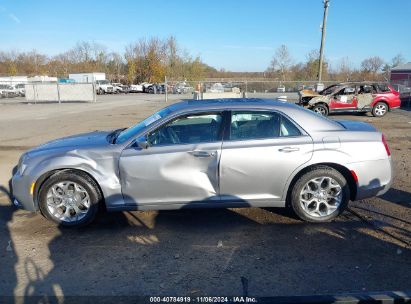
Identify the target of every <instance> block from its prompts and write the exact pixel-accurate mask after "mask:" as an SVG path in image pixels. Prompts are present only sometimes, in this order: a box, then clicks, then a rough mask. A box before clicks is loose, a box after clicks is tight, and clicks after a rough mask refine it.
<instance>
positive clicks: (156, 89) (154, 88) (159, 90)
mask: <svg viewBox="0 0 411 304" xmlns="http://www.w3.org/2000/svg"><path fill="white" fill-rule="evenodd" d="M146 92H147V93H150V94H164V93H165V92H166V84H165V83H154V84H151V85H150V86H148V87H147V88H146Z"/></svg>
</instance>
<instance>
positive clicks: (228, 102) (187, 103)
mask: <svg viewBox="0 0 411 304" xmlns="http://www.w3.org/2000/svg"><path fill="white" fill-rule="evenodd" d="M294 106H295V105H294V104H292V103H289V102H286V101H278V100H272V99H262V98H224V99H204V100H195V99H190V100H183V101H180V102H177V103H175V104H173V105H172V106H170V108H171V109H172V110H175V111H177V110H184V109H186V108H190V109H192V108H233V107H236V108H255V107H267V108H274V107H294Z"/></svg>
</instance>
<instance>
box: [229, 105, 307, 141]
mask: <svg viewBox="0 0 411 304" xmlns="http://www.w3.org/2000/svg"><path fill="white" fill-rule="evenodd" d="M299 135H301V132H300V131H299V129H298V128H297V127H296V126H295V125H294V124H293V123H292V122H291V121H289V120H288V119H287V118H285V117H283V116H282V115H280V114H278V113H275V112H257V111H254V112H251V111H250V112H232V114H231V127H230V140H246V139H263V138H276V137H282V136H299Z"/></svg>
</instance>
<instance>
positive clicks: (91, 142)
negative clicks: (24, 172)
mask: <svg viewBox="0 0 411 304" xmlns="http://www.w3.org/2000/svg"><path fill="white" fill-rule="evenodd" d="M109 133H110V131H94V132H90V133H83V134H79V135H73V136H69V137H64V138H60V139H56V140H53V141H49V142H47V143H45V144H43V145H40V146H38V147H35V148H33V149H31V150H29V151H28V153H29V154H30V153H35V152H42V151H46V150H52V149H64V150H74V149H77V148H82V147H95V146H101V145H107V144H109V143H108V141H107V135H108V134H109Z"/></svg>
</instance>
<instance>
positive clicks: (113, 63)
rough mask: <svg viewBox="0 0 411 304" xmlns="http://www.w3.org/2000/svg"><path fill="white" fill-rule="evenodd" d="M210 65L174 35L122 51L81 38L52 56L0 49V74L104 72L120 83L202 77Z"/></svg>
mask: <svg viewBox="0 0 411 304" xmlns="http://www.w3.org/2000/svg"><path fill="white" fill-rule="evenodd" d="M214 70H215V69H213V68H212V67H210V66H208V65H206V64H205V63H203V62H202V61H201V59H200V57H192V56H191V55H190V54H189V53H188V52H187V51H186V50H184V49H182V48H180V47H179V45H178V43H177V40H176V39H175V38H174V37H169V38H167V39H160V38H156V37H153V38H149V39H140V40H138V41H137V42H135V43H132V44H130V45H128V46H127V47H126V49H125V52H124V54H120V53H118V52H107V48H106V47H105V46H104V45H102V44H99V43H96V42H88V41H81V42H78V43H77V44H76V45H75V46H74V47H73V48H71V49H70V50H68V51H66V52H63V53H61V54H58V55H56V56H47V55H44V54H41V53H39V52H37V51H36V50H33V51H30V52H17V51H8V52H5V51H0V75H7V76H15V75H27V76H34V75H48V76H55V77H59V78H67V77H68V74H69V73H85V72H105V73H106V76H107V78H108V79H109V80H111V81H118V82H123V83H140V82H143V81H148V82H162V81H164V76H168V77H170V78H173V79H190V80H191V79H192V80H197V79H203V78H205V77H207V74H208V72H210V71H214Z"/></svg>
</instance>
